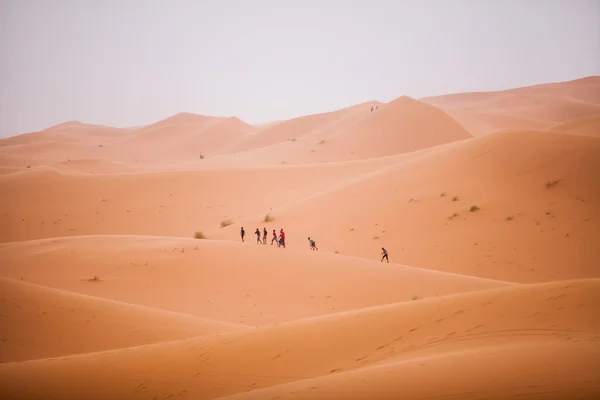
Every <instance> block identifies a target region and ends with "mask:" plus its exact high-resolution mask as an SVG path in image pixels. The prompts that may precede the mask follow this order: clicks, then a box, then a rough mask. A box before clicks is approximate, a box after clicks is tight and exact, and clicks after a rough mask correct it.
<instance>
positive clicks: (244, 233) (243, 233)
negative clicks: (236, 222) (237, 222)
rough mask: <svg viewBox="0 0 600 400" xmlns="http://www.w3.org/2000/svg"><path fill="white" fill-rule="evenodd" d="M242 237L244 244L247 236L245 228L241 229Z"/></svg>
mask: <svg viewBox="0 0 600 400" xmlns="http://www.w3.org/2000/svg"><path fill="white" fill-rule="evenodd" d="M240 236H241V237H242V242H243V241H244V236H246V231H245V230H244V227H243V226H242V228H241V229H240Z"/></svg>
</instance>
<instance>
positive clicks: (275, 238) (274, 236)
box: [271, 229, 279, 247]
mask: <svg viewBox="0 0 600 400" xmlns="http://www.w3.org/2000/svg"><path fill="white" fill-rule="evenodd" d="M273 242H275V243H277V247H279V240H277V232H275V229H273V239H271V246H273Z"/></svg>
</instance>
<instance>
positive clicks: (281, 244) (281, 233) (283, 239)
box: [279, 228, 285, 249]
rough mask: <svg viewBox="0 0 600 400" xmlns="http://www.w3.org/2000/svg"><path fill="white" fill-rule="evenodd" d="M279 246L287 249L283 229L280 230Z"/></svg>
mask: <svg viewBox="0 0 600 400" xmlns="http://www.w3.org/2000/svg"><path fill="white" fill-rule="evenodd" d="M279 245H280V247H283V248H284V249H285V232H284V231H283V228H281V229H280V230H279Z"/></svg>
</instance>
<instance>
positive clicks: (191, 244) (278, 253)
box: [0, 235, 507, 325]
mask: <svg viewBox="0 0 600 400" xmlns="http://www.w3.org/2000/svg"><path fill="white" fill-rule="evenodd" d="M249 236H251V235H249ZM248 241H249V242H250V243H244V244H242V243H227V242H214V241H209V240H193V239H177V238H151V237H111V236H100V237H77V238H63V239H47V240H41V241H31V242H18V243H12V244H5V245H0V258H1V259H2V260H3V263H2V264H3V265H2V266H1V267H0V275H2V276H5V277H8V278H12V279H20V278H21V277H23V278H24V279H25V280H26V281H28V282H32V283H36V284H41V285H46V286H51V287H54V288H59V289H63V290H67V291H71V292H78V293H84V294H88V295H92V296H97V297H101V298H106V299H111V300H118V301H123V302H127V303H132V304H140V305H144V306H148V307H155V308H162V309H165V310H170V311H174V312H180V313H185V314H189V315H195V316H199V317H205V318H210V319H218V320H221V321H227V322H232V323H241V324H250V325H263V324H267V323H274V322H280V321H289V320H292V319H296V318H304V317H310V316H316V315H323V314H329V313H333V312H339V311H343V310H351V309H354V308H362V307H368V306H374V305H381V304H386V303H390V302H398V301H410V300H411V299H412V297H413V296H416V295H418V296H422V297H434V296H442V295H445V294H449V293H458V292H465V291H471V290H479V289H485V288H493V287H500V286H505V285H507V283H504V282H498V281H491V280H483V279H477V278H472V277H465V276H460V275H452V274H443V273H439V272H432V271H428V270H423V269H418V268H410V267H403V266H399V265H391V264H390V265H388V264H385V265H383V264H381V263H379V262H378V261H370V260H361V259H356V258H352V257H344V256H338V255H335V254H315V252H308V251H298V250H292V249H285V250H284V249H278V248H277V247H276V246H271V245H268V244H267V245H257V244H253V243H252V237H248ZM109 250H110V251H109ZM50 265H51V266H52V267H51V268H50V267H49V266H50ZM93 276H99V277H100V278H101V279H102V282H99V283H98V284H96V282H94V283H92V284H90V282H88V281H87V280H88V279H89V278H91V277H93ZM132 287H135V290H131V289H132Z"/></svg>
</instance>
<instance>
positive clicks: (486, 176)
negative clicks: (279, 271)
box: [216, 131, 600, 282]
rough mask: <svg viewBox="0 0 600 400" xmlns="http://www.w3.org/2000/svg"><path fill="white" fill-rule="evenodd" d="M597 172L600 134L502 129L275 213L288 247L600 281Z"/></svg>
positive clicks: (481, 271) (483, 272)
mask: <svg viewBox="0 0 600 400" xmlns="http://www.w3.org/2000/svg"><path fill="white" fill-rule="evenodd" d="M598 171H600V140H598V139H597V138H592V137H583V136H575V135H567V134H557V133H549V132H537V131H512V132H501V133H497V134H493V135H489V136H485V137H482V138H478V139H475V140H470V141H463V142H460V143H454V144H451V145H450V146H449V147H448V149H447V150H446V151H437V152H435V153H431V154H429V156H424V157H421V158H418V159H413V158H408V159H407V161H406V162H405V163H399V164H398V166H397V167H395V168H388V169H387V170H383V171H382V172H381V173H379V174H373V175H371V176H369V177H367V178H366V179H364V180H362V181H360V182H358V183H353V184H352V185H348V186H346V187H344V188H341V189H339V190H335V191H332V192H330V193H327V194H324V195H322V196H317V197H314V198H312V199H310V200H307V201H304V202H301V203H298V204H295V205H292V206H289V207H285V208H283V209H281V210H279V209H274V210H273V215H274V216H275V217H276V219H275V224H276V226H283V227H286V230H287V232H288V235H289V239H288V243H289V246H290V247H304V248H308V242H307V240H306V238H307V237H308V236H311V237H313V238H315V240H316V241H317V244H318V245H319V248H320V250H321V251H323V250H325V251H339V252H341V253H342V254H348V255H353V256H359V257H365V258H371V259H373V258H377V257H378V255H379V252H380V248H381V247H382V246H385V247H386V248H387V249H388V251H389V252H390V257H391V259H392V261H395V262H398V263H403V264H408V265H418V266H421V267H425V268H431V269H436V270H442V271H449V272H457V273H461V274H466V275H472V276H480V277H486V278H493V279H500V280H507V281H513V282H541V281H551V280H560V279H573V278H585V277H591V276H593V277H600V275H599V273H600V270H599V269H598V266H597V260H598V259H600V248H599V247H598V246H597V243H596V241H597V240H596V238H598V237H600V225H599V222H600V206H599V204H600V180H598V179H597V178H598ZM333 205H334V206H333ZM472 206H477V207H478V208H479V209H478V210H477V211H473V212H471V211H470V209H471V207H472ZM358 210H360V211H358ZM300 216H301V217H300ZM240 223H244V224H246V225H248V226H251V227H252V228H253V227H254V226H262V223H261V222H260V221H259V220H256V219H254V220H252V219H250V220H246V221H243V222H240ZM217 235H218V236H216V237H220V238H225V239H230V240H235V239H236V237H237V231H236V228H235V227H233V226H232V227H229V228H226V229H223V230H220V231H218V232H217ZM566 266H568V267H566Z"/></svg>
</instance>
